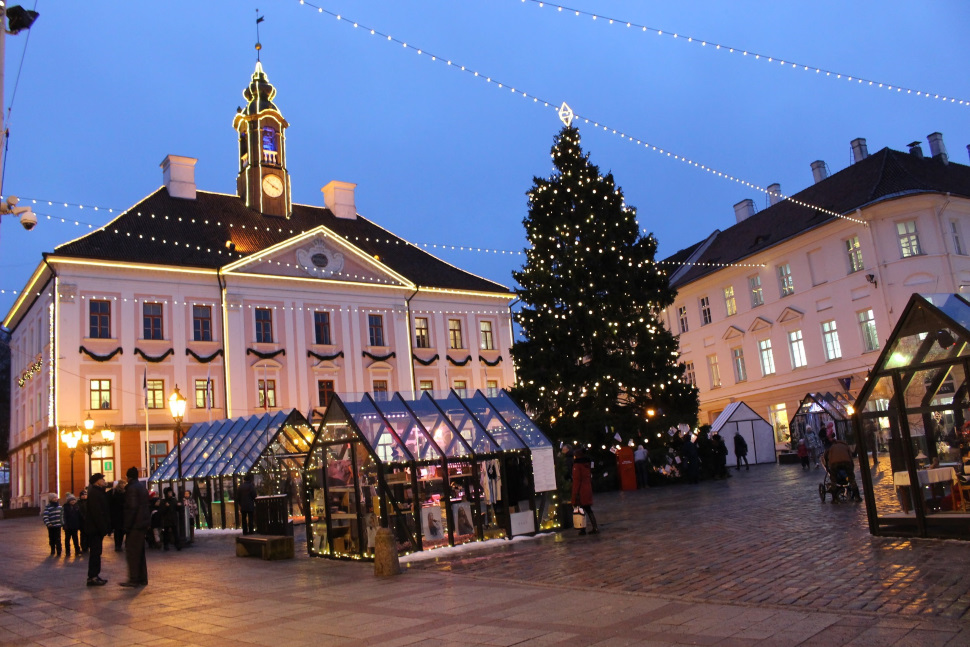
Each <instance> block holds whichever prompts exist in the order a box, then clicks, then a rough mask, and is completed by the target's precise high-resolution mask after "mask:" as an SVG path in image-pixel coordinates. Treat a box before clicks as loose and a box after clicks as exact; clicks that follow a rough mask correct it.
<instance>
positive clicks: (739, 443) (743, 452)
mask: <svg viewBox="0 0 970 647" xmlns="http://www.w3.org/2000/svg"><path fill="white" fill-rule="evenodd" d="M734 460H735V463H736V465H735V466H734V469H735V471H738V472H740V471H741V461H744V469H745V471H747V470H750V469H751V466H750V465H748V443H747V442H746V441H745V440H744V436H742V435H741V432H740V431H739V430H737V429H736V430H735V431H734Z"/></svg>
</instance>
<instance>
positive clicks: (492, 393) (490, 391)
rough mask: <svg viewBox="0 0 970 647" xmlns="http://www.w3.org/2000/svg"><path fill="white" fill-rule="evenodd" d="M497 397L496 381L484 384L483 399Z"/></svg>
mask: <svg viewBox="0 0 970 647" xmlns="http://www.w3.org/2000/svg"><path fill="white" fill-rule="evenodd" d="M497 395H498V380H488V381H487V382H485V397H487V398H494V397H496V396H497Z"/></svg>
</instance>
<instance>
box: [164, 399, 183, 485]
mask: <svg viewBox="0 0 970 647" xmlns="http://www.w3.org/2000/svg"><path fill="white" fill-rule="evenodd" d="M168 408H169V411H171V412H172V418H173V419H174V420H175V457H176V459H177V460H178V479H179V483H178V499H179V501H181V500H182V497H183V495H182V490H183V487H182V418H183V417H184V416H185V398H184V397H182V394H181V393H180V392H179V387H178V384H176V385H175V390H174V391H172V395H170V396H169V397H168Z"/></svg>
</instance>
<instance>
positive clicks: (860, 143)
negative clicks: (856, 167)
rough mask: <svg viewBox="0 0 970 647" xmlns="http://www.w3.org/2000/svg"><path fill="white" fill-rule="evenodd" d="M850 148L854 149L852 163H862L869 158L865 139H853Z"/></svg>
mask: <svg viewBox="0 0 970 647" xmlns="http://www.w3.org/2000/svg"><path fill="white" fill-rule="evenodd" d="M849 146H851V147H852V163H853V164H855V163H856V162H861V161H862V160H864V159H865V158H867V157H869V149H868V148H867V147H866V140H865V138H864V137H859V138H857V139H853V140H852V141H851V142H849Z"/></svg>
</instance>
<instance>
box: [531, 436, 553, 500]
mask: <svg viewBox="0 0 970 647" xmlns="http://www.w3.org/2000/svg"><path fill="white" fill-rule="evenodd" d="M532 479H533V482H534V483H535V486H536V492H549V491H550V490H555V489H556V459H555V457H554V456H553V449H552V447H543V448H541V449H533V450H532Z"/></svg>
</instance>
